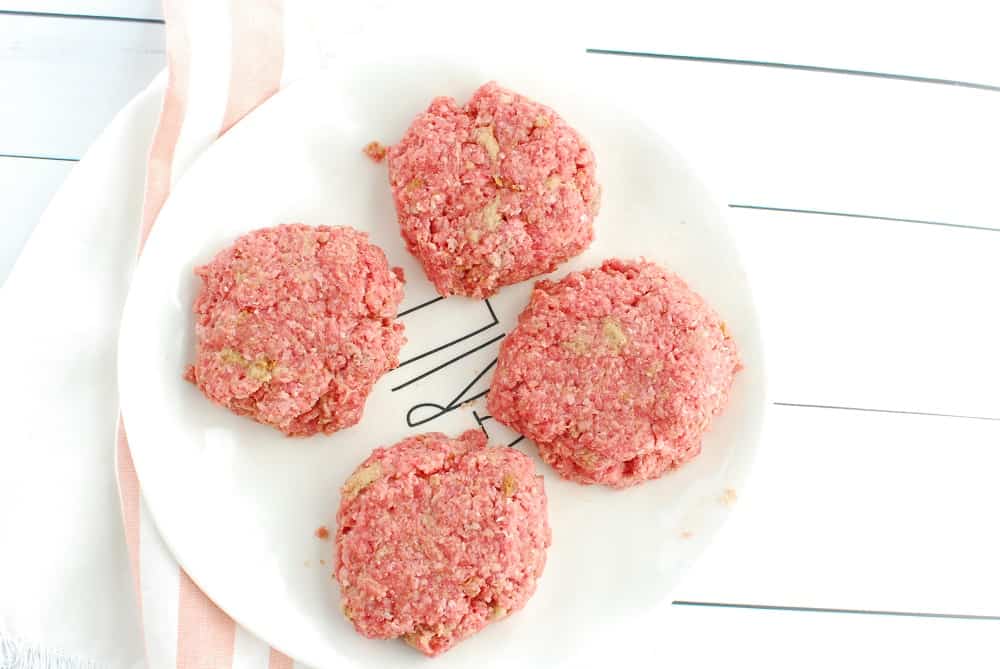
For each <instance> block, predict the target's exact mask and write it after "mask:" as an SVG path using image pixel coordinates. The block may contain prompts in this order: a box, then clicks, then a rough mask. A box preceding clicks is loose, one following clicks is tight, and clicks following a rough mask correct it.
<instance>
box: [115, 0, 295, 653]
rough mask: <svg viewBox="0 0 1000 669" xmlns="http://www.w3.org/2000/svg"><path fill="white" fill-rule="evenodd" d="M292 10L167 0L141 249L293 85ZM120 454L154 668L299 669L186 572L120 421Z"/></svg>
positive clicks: (239, 1)
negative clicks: (182, 191) (231, 137)
mask: <svg viewBox="0 0 1000 669" xmlns="http://www.w3.org/2000/svg"><path fill="white" fill-rule="evenodd" d="M285 4H286V3H285V2H284V1H283V0H229V2H198V1H197V0H165V1H164V17H165V19H166V41H167V61H168V65H167V67H168V82H167V89H166V93H165V96H164V101H163V108H162V111H161V114H160V119H159V124H158V126H157V128H156V132H155V135H154V137H153V143H152V146H151V148H150V153H149V162H148V168H147V173H146V181H145V193H144V202H143V211H142V220H141V222H140V225H141V229H140V234H139V253H141V252H142V246H143V243H144V242H145V240H146V238H147V236H148V234H149V232H150V230H151V229H152V226H153V225H155V223H156V219H157V214H158V213H159V211H160V208H161V207H162V206H163V203H164V202H165V201H166V199H167V198H168V197H169V195H170V190H171V185H172V184H174V183H176V181H177V179H178V178H179V177H180V176H181V175H182V174H183V173H184V172H185V170H186V169H187V168H188V167H189V166H190V165H191V163H192V162H193V161H194V160H195V159H196V158H197V157H198V155H199V154H201V153H202V152H203V151H204V150H205V149H206V148H207V147H208V146H209V145H210V144H211V143H212V142H213V141H214V140H215V139H217V138H218V137H219V136H221V135H222V134H224V133H225V132H226V131H227V130H228V129H229V128H231V127H232V126H233V125H234V124H236V123H238V122H239V121H240V119H241V118H243V117H244V116H245V115H246V114H247V113H248V112H250V111H251V110H252V109H254V107H256V106H257V105H259V104H260V103H261V102H263V101H264V100H266V99H268V98H269V97H271V96H272V95H273V94H274V93H276V92H277V91H278V90H279V89H280V88H281V87H282V86H283V85H285V84H286V83H287V81H288V78H289V76H290V72H289V70H288V69H286V67H285V64H286V42H287V40H286V35H285V25H286V22H285V19H286V16H285V12H286V10H287V8H286V6H285ZM289 4H291V3H289ZM300 65H301V63H300ZM301 69H304V68H299V70H300V71H301ZM116 456H117V457H116V463H117V465H116V466H117V477H118V484H119V493H120V498H121V508H122V516H123V520H124V525H125V534H126V539H127V543H128V551H129V558H130V562H131V566H132V572H133V575H134V579H135V588H136V592H137V595H138V599H139V610H140V612H141V616H142V628H143V634H144V640H145V648H146V659H147V664H148V666H149V667H152V668H153V669H160V668H165V667H177V668H178V669H182V668H183V669H194V668H204V669H229V668H230V667H232V668H237V669H238V668H240V667H261V668H262V667H265V666H266V667H269V669H284V668H287V667H292V666H293V661H292V660H291V659H290V658H288V657H287V656H285V655H283V654H282V653H280V652H278V651H276V650H274V649H272V648H269V647H268V646H267V644H265V643H264V642H262V641H260V640H259V639H257V638H255V637H254V636H253V635H251V634H250V633H249V632H247V631H245V630H243V629H241V628H240V627H239V626H238V625H237V624H236V623H235V622H234V621H233V620H232V618H230V617H229V616H228V615H226V614H225V613H224V612H223V611H221V610H220V609H219V608H218V607H217V606H216V605H215V604H214V603H213V602H212V601H210V600H209V599H208V598H207V597H206V596H205V595H204V594H203V593H202V591H201V590H199V589H198V587H197V586H196V585H195V584H194V583H193V582H192V581H191V579H190V578H189V577H188V575H187V574H186V573H185V572H184V570H182V569H181V568H180V567H179V566H178V564H177V562H176V561H175V560H174V558H173V556H172V555H171V554H170V552H169V551H168V550H167V548H166V546H165V545H164V543H163V541H162V539H161V538H160V536H159V534H158V533H157V530H156V528H155V527H154V526H153V523H152V520H151V518H150V515H149V512H148V510H147V508H146V505H145V503H144V501H143V498H142V490H141V485H140V483H139V480H138V478H137V476H136V471H135V468H134V466H133V463H132V457H131V454H130V452H129V445H128V435H127V434H126V432H125V429H124V426H123V423H122V421H121V419H119V421H118V430H117V452H116Z"/></svg>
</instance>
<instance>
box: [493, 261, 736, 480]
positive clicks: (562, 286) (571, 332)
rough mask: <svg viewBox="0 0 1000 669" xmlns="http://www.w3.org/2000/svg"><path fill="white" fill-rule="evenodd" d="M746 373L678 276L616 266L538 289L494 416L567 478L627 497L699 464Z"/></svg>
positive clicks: (517, 332)
mask: <svg viewBox="0 0 1000 669" xmlns="http://www.w3.org/2000/svg"><path fill="white" fill-rule="evenodd" d="M739 369H740V360H739V355H738V353H737V350H736V344H735V342H734V341H733V339H732V337H731V336H730V334H729V332H728V330H727V328H726V325H725V323H724V322H722V321H721V320H720V319H719V317H718V316H717V315H716V314H715V312H714V311H713V310H712V309H711V308H710V307H709V306H708V305H707V304H706V303H705V301H704V300H703V299H702V298H701V297H700V296H699V295H697V294H696V293H695V292H694V291H692V290H691V289H690V288H689V287H688V286H687V284H686V283H685V282H684V281H683V280H682V279H681V278H680V277H678V276H677V275H676V274H673V273H671V272H668V271H667V270H665V269H663V268H662V267H659V266H658V265H656V264H654V263H651V262H646V261H627V260H609V261H606V262H605V263H604V264H603V265H601V267H599V268H595V269H589V270H586V271H582V272H573V273H571V274H569V275H568V276H566V277H565V278H563V279H562V280H560V281H558V282H554V281H539V282H538V284H537V285H536V286H535V290H534V292H533V293H532V296H531V301H530V303H529V304H528V306H527V308H526V309H525V310H524V311H523V312H522V313H521V314H520V316H519V317H518V324H517V326H516V327H515V328H514V330H513V331H512V332H511V333H510V335H508V336H507V338H506V339H505V340H504V342H503V344H502V345H501V347H500V356H499V360H498V362H497V366H496V372H495V374H494V376H493V381H492V384H491V388H490V393H489V396H488V399H487V406H488V407H489V411H490V414H492V416H493V418H494V419H496V420H498V421H500V422H502V423H504V424H505V425H508V426H510V427H511V428H513V429H515V430H517V431H519V432H521V433H522V434H524V435H525V436H526V437H528V438H530V439H532V440H534V442H535V443H536V444H537V445H538V449H539V451H540V453H541V456H542V458H543V459H544V460H545V461H546V462H548V463H549V464H551V465H552V466H553V467H554V468H555V469H556V471H558V472H559V474H561V475H562V476H563V477H565V478H567V479H570V480H572V481H577V482H579V483H600V484H604V485H608V486H612V487H616V488H622V487H626V486H630V485H634V484H637V483H641V482H642V481H646V480H648V479H653V478H657V477H659V476H662V475H663V474H664V473H665V472H667V471H669V470H671V469H674V468H676V467H678V466H680V465H681V464H683V463H685V462H687V461H689V460H691V459H692V458H693V457H695V456H696V455H698V453H699V452H700V451H701V440H702V435H703V434H704V432H705V431H706V430H707V429H708V427H709V425H710V423H711V421H712V418H713V417H714V416H716V415H717V414H719V413H721V412H722V410H723V409H724V408H725V406H726V404H727V402H728V399H729V390H730V386H731V385H732V382H733V377H734V374H735V373H736V372H737V371H738V370H739Z"/></svg>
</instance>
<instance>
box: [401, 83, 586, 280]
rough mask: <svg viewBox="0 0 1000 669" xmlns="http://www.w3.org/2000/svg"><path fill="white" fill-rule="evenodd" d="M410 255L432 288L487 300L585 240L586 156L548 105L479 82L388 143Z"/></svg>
mask: <svg viewBox="0 0 1000 669" xmlns="http://www.w3.org/2000/svg"><path fill="white" fill-rule="evenodd" d="M388 158H389V180H390V184H391V186H392V191H393V196H394V199H395V203H396V213H397V216H398V218H399V224H400V230H401V232H402V235H403V239H404V240H405V241H406V245H407V247H408V248H409V250H410V252H411V253H413V254H414V255H415V256H416V258H417V259H418V260H419V261H420V263H421V265H423V268H424V271H425V272H426V274H427V277H428V278H429V279H430V281H431V282H432V283H433V284H434V286H435V287H436V288H437V290H438V292H439V293H440V294H442V295H467V296H470V297H488V296H490V295H492V294H494V293H495V292H496V291H497V289H499V288H500V287H501V286H505V285H509V284H512V283H517V282H519V281H524V280H525V279H529V278H532V277H535V276H539V275H541V274H545V273H547V272H550V271H552V270H553V269H555V268H556V267H557V266H558V265H559V264H560V263H562V262H565V261H566V260H568V259H569V258H572V257H573V256H575V255H577V254H579V253H580V252H582V251H583V250H584V249H585V248H586V247H587V246H588V245H589V244H590V242H591V241H592V240H593V237H594V216H595V215H596V214H597V211H598V208H599V204H600V187H599V186H598V184H597V180H596V174H595V166H594V155H593V153H592V152H591V150H590V148H589V146H588V145H587V143H586V142H585V141H584V139H583V138H582V137H581V136H580V134H579V133H578V132H577V131H576V130H574V129H573V128H572V127H570V126H569V125H568V124H567V123H566V122H565V121H564V120H563V119H562V118H561V117H560V116H559V115H558V114H556V113H555V112H554V111H553V110H551V109H549V108H548V107H546V106H544V105H542V104H539V103H537V102H534V101H533V100H529V99H528V98H526V97H524V96H521V95H518V94H517V93H514V92H513V91H510V90H507V89H504V88H501V87H500V86H499V85H498V84H497V83H496V82H489V83H487V84H484V85H483V86H481V87H480V88H479V89H478V90H477V91H476V92H475V93H474V94H473V95H472V98H471V99H470V100H469V102H468V103H467V104H466V105H464V106H459V104H458V103H457V102H456V101H455V100H454V99H453V98H449V97H439V98H436V99H435V100H434V101H432V102H431V104H430V107H428V109H427V111H425V112H424V113H422V114H420V115H419V116H418V117H417V118H416V119H415V120H414V121H413V123H412V125H411V126H410V128H409V130H407V132H406V134H405V135H404V136H403V138H402V139H401V140H400V141H399V143H398V144H396V145H394V146H392V147H390V148H389V152H388Z"/></svg>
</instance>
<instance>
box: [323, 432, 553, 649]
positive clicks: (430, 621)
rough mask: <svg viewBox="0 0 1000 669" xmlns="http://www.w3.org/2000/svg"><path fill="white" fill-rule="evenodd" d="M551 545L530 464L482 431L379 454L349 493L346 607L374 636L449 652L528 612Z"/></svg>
mask: <svg viewBox="0 0 1000 669" xmlns="http://www.w3.org/2000/svg"><path fill="white" fill-rule="evenodd" d="M550 543H551V531H550V529H549V523H548V512H547V507H546V498H545V489H544V486H543V483H542V477H541V476H540V475H538V474H537V473H536V472H535V469H534V465H533V463H532V461H531V459H530V458H528V457H527V456H526V455H524V454H523V453H521V452H519V451H517V450H515V449H512V448H506V447H500V446H497V447H491V446H487V445H486V437H485V435H484V434H483V433H482V432H481V431H479V430H470V431H468V432H465V433H464V434H462V435H461V436H459V437H458V438H457V439H452V438H449V437H447V436H446V435H444V434H441V433H430V434H423V435H420V436H416V437H410V438H408V439H404V440H403V441H401V442H399V443H398V444H396V445H394V446H390V447H388V448H378V449H376V450H375V451H374V452H373V453H372V455H371V456H370V457H369V458H368V459H367V460H365V461H364V462H363V463H362V464H361V466H359V467H358V468H357V469H356V470H355V472H354V473H353V474H352V475H351V477H350V478H349V479H348V480H347V483H345V484H344V487H343V489H342V491H341V502H340V511H339V512H338V514H337V537H336V563H335V564H336V570H335V572H334V576H335V577H336V579H337V581H338V582H339V583H340V592H341V600H342V610H343V612H344V615H345V616H347V618H348V619H349V620H350V621H351V622H352V623H353V624H354V627H355V628H356V629H357V631H358V632H360V633H361V634H363V635H364V636H366V637H370V638H380V639H389V638H397V637H402V638H403V639H404V640H405V641H406V642H407V643H409V644H410V645H412V646H413V647H414V648H417V649H418V650H420V651H421V652H423V653H425V654H426V655H430V656H434V655H437V654H439V653H442V652H444V651H446V650H448V649H449V648H450V647H451V646H453V645H454V644H455V643H457V642H458V641H461V640H462V639H464V638H466V637H468V636H469V635H471V634H475V633H476V632H478V631H479V630H481V629H483V628H484V627H485V626H486V625H488V624H490V623H491V622H493V621H496V620H500V619H502V618H504V617H506V616H507V615H509V614H511V613H512V612H514V611H516V610H518V609H520V608H521V607H522V606H524V604H525V602H527V600H528V598H529V597H531V595H532V593H533V592H534V591H535V585H536V582H537V580H538V578H539V577H540V576H541V574H542V569H543V568H544V566H545V553H546V549H547V548H548V546H549V544H550Z"/></svg>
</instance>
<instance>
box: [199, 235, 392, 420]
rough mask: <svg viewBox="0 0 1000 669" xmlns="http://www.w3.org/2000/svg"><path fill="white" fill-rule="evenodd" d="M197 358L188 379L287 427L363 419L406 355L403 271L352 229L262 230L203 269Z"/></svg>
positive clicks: (213, 396)
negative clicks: (371, 396) (375, 391)
mask: <svg viewBox="0 0 1000 669" xmlns="http://www.w3.org/2000/svg"><path fill="white" fill-rule="evenodd" d="M195 274H197V275H198V276H199V277H201V280H202V286H201V291H200V292H199V293H198V297H197V299H195V303H194V312H195V319H196V320H195V335H196V337H197V356H196V358H195V362H194V365H193V366H192V367H191V368H189V370H188V378H189V379H190V380H192V381H194V382H195V383H196V384H197V385H198V387H199V388H200V389H201V391H202V392H203V393H204V394H205V396H206V397H208V398H209V399H210V400H212V401H213V402H216V403H218V404H221V405H222V406H225V407H228V408H229V409H230V410H231V411H233V412H235V413H238V414H241V415H244V416H250V417H251V418H253V419H254V420H257V421H259V422H261V423H266V424H268V425H272V426H274V427H276V428H278V429H279V430H281V431H282V432H284V433H285V434H288V435H309V434H315V433H317V432H325V433H327V434H329V433H331V432H335V431H337V430H340V429H341V428H345V427H349V426H351V425H354V424H355V423H357V422H358V421H359V420H360V419H361V413H362V410H363V409H364V405H365V399H366V398H367V397H368V393H369V392H371V389H372V385H373V384H374V383H375V381H376V380H378V378H379V377H380V376H382V375H383V374H384V373H385V372H387V371H389V370H390V369H393V368H394V367H395V366H396V365H397V364H399V357H398V354H399V349H400V347H401V346H402V345H403V342H404V341H405V339H404V337H403V325H402V324H401V323H397V322H396V321H395V320H394V319H395V317H396V309H397V307H398V306H399V303H400V301H401V300H402V299H403V280H402V270H399V269H390V268H389V264H388V263H387V262H386V259H385V254H384V253H383V252H382V250H381V249H380V248H378V247H377V246H374V245H373V244H371V243H370V242H369V241H368V235H366V234H364V233H362V232H358V231H357V230H354V229H353V228H348V227H334V228H331V227H325V226H320V227H311V226H307V225H302V224H291V225H279V226H277V227H274V228H266V229H263V230H256V231H254V232H251V233H249V234H246V235H244V236H242V237H240V238H239V239H237V240H236V243H234V244H233V245H232V246H230V247H229V248H227V249H225V250H223V251H220V252H219V254H218V255H216V256H215V258H214V259H213V260H212V261H211V262H210V263H208V264H207V265H203V266H202V267H199V268H197V269H196V270H195Z"/></svg>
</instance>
